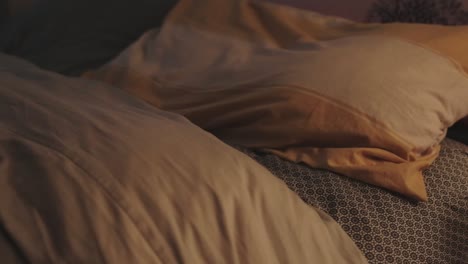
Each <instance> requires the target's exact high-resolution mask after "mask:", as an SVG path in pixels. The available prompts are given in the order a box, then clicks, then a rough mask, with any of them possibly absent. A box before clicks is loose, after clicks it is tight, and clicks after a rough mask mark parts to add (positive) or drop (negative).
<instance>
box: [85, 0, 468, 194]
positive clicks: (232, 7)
mask: <svg viewBox="0 0 468 264" xmlns="http://www.w3.org/2000/svg"><path fill="white" fill-rule="evenodd" d="M211 14H213V15H211ZM400 27H401V28H402V30H403V31H401V32H405V33H408V32H410V30H409V29H408V31H404V30H406V29H407V25H400ZM408 28H410V26H408ZM414 30H420V29H419V28H415V29H414ZM431 30H440V29H439V28H438V27H430V26H429V27H427V31H431ZM450 30H452V28H449V31H450ZM399 32H400V31H399V30H397V29H394V30H390V29H388V30H387V29H386V28H385V27H383V26H380V25H365V24H357V23H353V22H350V21H347V20H344V19H339V18H334V17H327V16H322V15H319V14H317V13H312V12H307V11H300V10H296V9H293V8H287V7H283V6H279V5H274V4H268V3H263V2H258V3H257V2H254V3H250V2H249V1H237V0H236V1H234V0H232V1H231V0H224V1H215V0H213V1H204V2H203V3H202V4H201V3H198V2H197V3H195V2H194V1H190V0H182V1H180V3H179V5H178V6H177V7H176V8H175V9H174V10H173V11H172V13H171V14H170V15H169V17H168V19H167V20H166V22H165V24H164V26H163V28H162V29H161V32H156V31H150V32H148V33H147V34H145V35H144V36H142V37H141V38H140V39H139V40H138V41H137V42H135V43H134V44H133V45H132V46H131V47H129V48H128V49H127V50H126V51H124V52H123V53H122V54H121V55H120V56H119V57H117V58H116V59H115V60H113V61H112V62H110V63H109V64H108V65H106V66H104V67H102V68H101V69H99V70H97V71H95V72H92V73H88V74H87V75H86V76H87V77H88V78H95V79H100V80H104V81H108V82H111V83H113V84H115V85H117V86H120V87H122V88H124V89H126V90H128V91H130V92H131V93H133V94H135V95H136V96H139V97H140V98H143V99H144V100H147V101H148V102H150V103H153V104H154V105H156V106H158V107H160V108H162V109H165V110H169V111H174V112H177V113H180V114H183V115H185V116H186V117H188V118H189V119H190V120H191V121H192V122H194V123H195V124H197V125H199V126H201V127H202V128H204V129H206V130H208V131H210V132H212V133H214V134H215V135H216V136H218V137H219V138H221V139H223V140H225V141H229V142H232V143H235V144H241V145H244V146H247V147H253V148H257V149H262V150H265V151H269V152H273V153H275V154H277V155H279V156H281V157H284V158H286V159H289V160H291V161H294V162H305V163H307V164H308V165H310V166H313V167H318V168H326V169H330V170H333V171H335V172H339V173H342V174H344V175H347V176H350V177H353V178H356V179H359V180H362V181H365V182H368V183H371V184H375V185H378V186H381V187H384V188H387V189H389V190H392V191H395V192H399V193H401V194H403V195H406V196H408V197H410V198H413V199H417V200H421V201H425V200H427V193H426V190H425V185H424V179H423V176H422V170H423V169H424V168H425V167H427V166H429V165H430V164H431V163H432V162H433V161H434V159H435V158H436V157H437V155H438V152H439V142H440V141H441V140H442V139H443V138H444V136H445V134H446V131H447V127H449V126H450V125H452V124H453V123H454V122H455V121H457V120H459V119H461V118H462V117H463V116H466V115H467V114H468V103H467V98H468V78H467V77H466V74H465V72H463V71H462V68H461V67H459V66H458V64H457V63H455V62H454V61H453V60H451V59H450V58H449V57H448V56H446V55H444V54H443V53H440V52H439V53H440V54H439V53H437V52H434V51H433V50H432V49H429V48H425V47H424V46H423V45H420V44H418V43H416V44H415V43H414V41H409V40H406V39H404V38H403V37H401V34H399ZM438 32H439V31H438ZM439 33H440V32H439ZM408 35H411V34H409V33H408ZM431 36H432V38H433V37H434V36H435V35H431ZM460 52H461V50H460ZM457 54H458V53H457ZM467 54H468V53H467Z"/></svg>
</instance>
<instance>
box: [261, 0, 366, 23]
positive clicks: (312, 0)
mask: <svg viewBox="0 0 468 264" xmlns="http://www.w3.org/2000/svg"><path fill="white" fill-rule="evenodd" d="M268 1H271V2H275V3H280V4H285V5H290V6H295V7H300V8H305V9H309V10H313V11H316V12H320V13H323V14H327V15H333V16H340V17H345V18H348V19H352V20H355V21H363V20H364V19H365V17H366V14H367V11H368V10H369V7H370V6H371V4H372V2H374V0H353V1H349V0H327V1H323V0H268Z"/></svg>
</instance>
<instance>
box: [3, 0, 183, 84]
mask: <svg viewBox="0 0 468 264" xmlns="http://www.w3.org/2000/svg"><path fill="white" fill-rule="evenodd" d="M176 3H177V0H97V1H96V0H41V1H38V3H36V4H35V6H34V7H33V8H32V10H30V11H29V12H26V13H24V14H22V15H20V16H18V17H15V18H12V19H10V20H9V21H7V23H6V24H5V26H4V27H3V28H2V29H1V32H0V36H1V37H0V49H1V50H2V51H3V52H5V53H7V54H10V55H14V56H18V57H21V58H23V59H26V60H29V61H31V62H32V63H34V64H36V65H38V66H39V67H42V68H44V69H47V70H51V71H55V72H59V73H63V74H69V75H78V74H80V73H81V72H83V71H85V70H88V69H92V68H95V67H98V66H100V65H102V64H104V63H106V62H107V61H109V60H111V59H112V58H113V57H115V56H116V55H117V54H118V53H119V52H120V51H122V50H123V49H124V48H126V47H127V46H128V45H130V44H131V43H132V42H133V41H135V40H136V39H137V38H138V37H139V36H141V34H143V33H144V32H145V31H146V30H148V29H150V28H154V27H159V26H160V25H161V24H162V21H163V19H164V17H165V16H166V14H167V13H168V12H169V11H170V9H171V8H172V7H173V6H174V5H175V4H176Z"/></svg>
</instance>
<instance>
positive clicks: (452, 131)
mask: <svg viewBox="0 0 468 264" xmlns="http://www.w3.org/2000/svg"><path fill="white" fill-rule="evenodd" d="M447 137H449V138H451V139H455V140H457V141H459V142H462V143H464V144H465V145H468V127H466V126H464V125H462V124H455V125H454V126H452V127H450V128H449V130H448V133H447Z"/></svg>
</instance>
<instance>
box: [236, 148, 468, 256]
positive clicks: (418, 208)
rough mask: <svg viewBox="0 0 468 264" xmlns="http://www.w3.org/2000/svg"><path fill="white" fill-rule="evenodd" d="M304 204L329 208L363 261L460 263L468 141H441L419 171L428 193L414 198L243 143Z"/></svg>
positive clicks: (464, 246)
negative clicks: (437, 152) (428, 163)
mask: <svg viewBox="0 0 468 264" xmlns="http://www.w3.org/2000/svg"><path fill="white" fill-rule="evenodd" d="M240 149H241V150H243V151H244V152H245V153H247V154H249V155H250V156H251V157H253V158H254V159H255V160H257V161H258V162H260V163H261V164H263V165H264V166H265V167H266V168H268V169H269V170H270V171H271V172H272V173H273V174H274V175H276V176H278V177H279V178H280V179H282V180H284V181H285V182H286V183H287V184H288V186H289V187H290V188H291V189H292V190H294V191H295V192H296V193H298V194H299V196H300V197H301V198H302V199H303V200H304V201H306V202H307V203H308V204H310V205H313V206H316V207H318V208H321V209H323V210H324V211H325V212H327V213H328V214H330V215H331V216H332V217H333V218H334V219H335V220H336V221H338V223H339V224H340V225H341V226H342V227H343V228H344V230H345V231H346V232H347V233H348V234H349V235H350V237H351V238H352V239H353V240H354V241H355V242H356V244H357V245H358V247H359V248H360V249H361V250H362V251H363V252H364V254H365V256H366V257H367V259H368V260H369V263H376V264H378V263H417V264H433V263H434V264H435V263H441V264H442V263H446V264H465V263H467V262H466V261H467V260H468V243H467V241H468V146H467V145H464V144H462V143H459V142H457V141H454V140H452V139H445V140H444V141H443V142H442V149H441V153H440V156H439V158H438V159H437V160H436V161H435V162H434V164H433V166H431V167H430V168H429V169H427V170H426V171H425V172H424V175H425V176H426V184H427V188H428V190H429V192H431V193H432V194H433V199H431V200H429V201H428V202H427V203H414V202H410V201H408V200H407V199H404V198H402V197H399V196H395V195H393V194H391V193H389V192H387V191H384V190H382V189H379V188H376V187H374V186H371V185H368V184H365V183H362V182H358V181H355V180H353V179H350V178H347V177H343V176H340V175H337V174H335V173H333V172H329V171H324V170H318V169H312V168H309V167H307V166H304V165H298V164H294V163H292V162H289V161H286V160H283V159H281V158H279V157H277V156H275V155H272V154H267V153H261V152H255V151H252V150H248V149H245V148H244V149H243V148H240Z"/></svg>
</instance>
